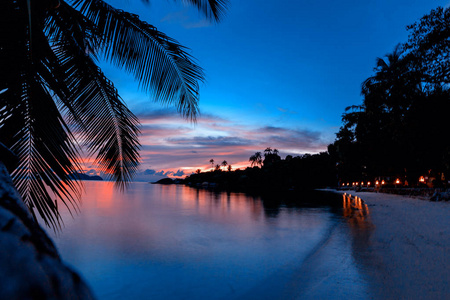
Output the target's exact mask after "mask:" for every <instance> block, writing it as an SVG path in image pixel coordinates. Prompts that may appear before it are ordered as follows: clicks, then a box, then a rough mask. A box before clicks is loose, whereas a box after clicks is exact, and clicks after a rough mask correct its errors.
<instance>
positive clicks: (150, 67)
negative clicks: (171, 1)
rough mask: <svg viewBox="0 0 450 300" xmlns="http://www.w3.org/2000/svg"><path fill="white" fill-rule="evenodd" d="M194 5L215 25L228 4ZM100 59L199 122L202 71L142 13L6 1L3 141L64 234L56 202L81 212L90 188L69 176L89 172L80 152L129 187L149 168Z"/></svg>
mask: <svg viewBox="0 0 450 300" xmlns="http://www.w3.org/2000/svg"><path fill="white" fill-rule="evenodd" d="M145 2H148V1H145ZM184 2H187V3H190V4H192V5H194V6H195V7H197V8H198V10H200V11H201V12H203V14H204V15H205V16H206V17H207V18H208V19H209V20H212V21H219V20H220V18H221V16H222V15H223V13H224V11H225V9H226V3H227V1H226V0H187V1H184ZM100 59H104V60H106V61H108V62H110V63H111V64H113V65H114V66H116V67H118V68H119V69H122V70H124V71H125V72H128V73H130V74H132V75H133V76H134V78H135V79H136V80H137V81H138V82H139V84H140V86H141V87H142V88H143V89H144V90H146V91H151V92H152V98H153V99H154V100H156V101H161V102H163V103H167V104H171V105H174V106H175V107H176V108H177V109H178V111H179V112H180V114H181V115H182V116H184V117H186V118H188V119H191V120H195V118H196V116H197V112H198V100H199V92H198V83H199V81H201V80H203V71H202V69H201V67H200V66H198V65H197V64H196V63H195V62H194V60H193V58H192V57H191V56H190V54H189V53H188V50H187V49H186V48H185V47H184V46H182V45H180V44H179V43H178V42H177V41H176V40H174V39H172V38H170V37H168V36H167V35H165V34H164V33H162V32H160V31H159V30H158V29H157V28H155V27H154V26H152V25H150V24H148V23H147V22H145V21H143V20H141V19H139V17H138V16H137V15H134V14H131V13H128V12H126V11H122V10H119V9H116V8H114V7H113V6H111V5H110V4H108V2H106V1H102V0H67V1H63V0H41V1H30V0H27V1H25V0H5V1H1V3H0V143H2V144H3V145H4V146H6V148H9V149H10V150H11V151H12V152H13V153H14V154H15V155H16V156H17V157H18V165H17V166H16V167H15V169H13V172H12V177H13V179H14V182H15V185H16V187H17V189H18V191H19V192H20V194H21V195H22V197H23V199H24V201H25V203H26V204H27V205H28V206H29V208H30V210H31V211H32V213H33V215H34V216H35V218H36V212H37V214H38V215H40V217H41V218H42V219H43V220H44V222H45V223H46V224H47V225H50V226H52V227H54V228H57V227H58V226H60V214H59V212H58V209H57V206H58V204H57V203H56V202H62V203H63V204H64V205H66V206H67V207H68V208H70V209H74V208H75V209H76V207H77V199H78V196H79V195H80V191H81V189H80V188H81V184H80V183H79V182H78V181H76V180H70V178H69V175H70V174H72V173H76V172H77V171H79V170H80V149H87V151H88V152H89V153H90V154H91V155H94V156H95V161H96V163H97V164H98V166H99V169H100V170H101V171H102V172H104V173H106V174H108V175H109V176H110V178H111V179H113V180H114V181H115V182H116V183H117V185H118V186H119V187H120V188H123V187H125V185H126V183H127V182H129V181H130V179H131V178H132V176H133V174H134V173H135V172H136V170H137V167H138V164H139V153H138V150H139V141H138V135H139V121H138V119H137V118H136V116H135V115H134V114H133V113H132V112H131V111H130V110H129V109H128V108H127V106H126V105H125V103H124V102H123V100H122V99H121V97H120V96H119V94H118V92H117V90H116V88H115V87H114V84H113V83H112V82H111V81H110V80H108V78H106V76H105V75H104V73H103V72H102V70H101V69H100V68H99V66H98V61H99V60H100ZM54 199H56V200H54Z"/></svg>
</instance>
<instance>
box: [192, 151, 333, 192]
mask: <svg viewBox="0 0 450 300" xmlns="http://www.w3.org/2000/svg"><path fill="white" fill-rule="evenodd" d="M257 153H260V152H257ZM265 161H266V162H265V163H264V164H263V165H262V167H261V168H259V167H257V166H252V167H248V168H246V169H245V170H235V171H231V170H230V169H229V172H222V171H221V170H220V168H217V169H216V170H215V171H214V172H203V173H197V174H192V175H191V176H189V177H187V178H186V179H185V183H187V184H190V185H191V186H197V185H201V184H202V183H203V182H209V183H215V184H216V185H217V186H218V188H221V189H228V190H235V191H253V192H258V191H259V192H262V191H268V190H270V191H287V190H309V189H314V188H319V187H326V186H335V185H336V174H335V170H336V168H335V163H334V161H333V160H332V158H331V156H330V155H329V154H328V153H325V152H324V153H320V154H314V155H310V154H305V155H303V156H297V157H292V156H287V157H286V159H281V157H280V156H279V155H278V150H277V151H276V152H275V151H270V153H269V151H267V152H266V159H265Z"/></svg>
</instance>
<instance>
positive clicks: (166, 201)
mask: <svg viewBox="0 0 450 300" xmlns="http://www.w3.org/2000/svg"><path fill="white" fill-rule="evenodd" d="M86 191H87V193H86V195H85V196H84V197H83V203H82V207H81V213H80V214H79V215H78V216H76V217H75V218H74V219H71V218H70V216H68V215H65V214H66V212H64V211H63V212H62V214H63V218H64V220H66V223H65V228H64V230H63V232H62V234H60V235H59V236H57V237H55V240H56V243H57V246H58V248H59V249H60V252H61V253H62V256H63V257H64V259H65V260H66V261H69V262H70V263H72V264H73V265H74V266H76V268H77V269H79V270H80V271H81V273H82V274H83V275H84V276H85V277H86V279H87V280H88V282H89V283H90V284H91V285H92V286H93V289H94V291H95V292H96V294H97V295H98V297H99V298H100V299H123V298H128V299H134V298H136V299H142V298H152V299H174V298H175V299H179V298H184V299H188V298H205V299H236V298H240V297H245V296H249V295H250V296H251V297H253V298H261V297H262V298H269V297H271V298H276V297H277V295H280V293H282V291H286V290H288V291H291V289H286V286H287V285H288V284H293V282H294V281H293V280H292V278H294V277H293V274H296V272H299V270H305V271H304V272H303V271H301V272H302V273H305V274H308V276H309V274H311V272H313V271H314V270H311V269H310V268H309V267H308V268H306V269H305V268H304V267H302V265H303V263H304V261H305V259H307V258H308V257H311V253H312V252H314V251H316V250H317V249H318V245H326V242H325V241H326V240H328V239H329V238H330V232H332V228H334V226H335V225H336V222H341V221H340V219H339V218H341V219H342V212H341V209H342V202H341V201H340V200H339V199H340V196H339V195H328V196H324V194H317V193H313V194H304V195H298V194H274V195H270V194H267V195H264V196H263V197H259V196H254V195H253V196H252V195H246V194H243V193H222V192H221V193H216V192H213V191H208V190H202V189H193V188H189V187H185V186H164V185H150V184H146V183H133V184H131V186H130V187H129V189H128V190H127V192H126V193H124V194H122V193H120V192H118V191H117V190H115V189H114V188H113V186H112V185H111V184H110V183H107V182H86ZM339 240H340V241H341V240H342V241H345V242H344V243H348V242H346V240H345V239H340V238H339ZM338 244H339V243H338ZM339 245H340V244H339ZM336 247H337V248H336V250H335V249H334V248H328V249H329V251H331V252H332V254H330V257H337V255H336V254H338V255H342V252H345V251H342V247H346V246H342V247H341V246H339V247H338V246H336ZM319 248H320V247H319ZM345 253H346V252H345ZM339 261H340V260H338V261H337V262H336V266H338V267H336V270H340V267H339ZM313 265H314V264H313ZM316 265H317V264H316ZM347 269H348V267H347ZM352 274H353V273H352ZM352 276H353V275H352ZM355 276H356V277H357V276H358V275H357V274H356V273H355V274H354V276H353V277H352V278H354V277H355ZM301 284H302V280H300V281H295V284H294V288H293V290H296V289H297V288H298V286H299V285H301ZM265 287H270V290H267V289H265ZM295 292H296V291H292V294H295ZM284 294H286V293H284ZM292 294H291V295H292Z"/></svg>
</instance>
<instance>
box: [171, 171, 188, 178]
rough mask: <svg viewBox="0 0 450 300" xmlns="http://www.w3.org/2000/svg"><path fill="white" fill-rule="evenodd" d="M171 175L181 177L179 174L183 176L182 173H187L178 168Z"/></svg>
mask: <svg viewBox="0 0 450 300" xmlns="http://www.w3.org/2000/svg"><path fill="white" fill-rule="evenodd" d="M172 175H173V176H178V177H181V176H184V175H187V174H186V173H184V171H183V170H178V171H176V172H174V173H173V174H172Z"/></svg>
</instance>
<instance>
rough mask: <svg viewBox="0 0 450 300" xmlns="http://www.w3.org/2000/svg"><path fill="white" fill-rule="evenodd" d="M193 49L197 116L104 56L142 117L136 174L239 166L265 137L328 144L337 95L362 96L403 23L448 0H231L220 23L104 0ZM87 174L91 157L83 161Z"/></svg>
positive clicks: (288, 148) (176, 9)
mask: <svg viewBox="0 0 450 300" xmlns="http://www.w3.org/2000/svg"><path fill="white" fill-rule="evenodd" d="M106 2H108V3H110V4H112V5H113V6H115V7H117V8H121V9H124V10H127V11H130V12H132V13H135V14H138V15H139V16H140V18H141V19H143V20H145V21H147V22H148V23H150V24H152V25H153V26H155V27H157V28H158V30H160V31H162V32H164V33H165V34H167V35H168V36H170V37H172V38H174V39H176V40H178V41H179V42H180V43H181V44H182V45H184V46H186V47H188V48H189V49H190V51H189V53H190V54H192V55H193V56H194V57H195V58H196V60H197V62H198V64H199V65H200V66H201V67H202V68H203V69H204V71H205V73H206V80H205V82H204V83H202V84H201V85H200V112H201V113H200V115H199V116H198V118H197V122H196V123H195V124H194V123H191V122H189V121H186V120H184V119H183V118H182V117H181V116H180V115H179V114H177V112H176V110H175V109H173V108H172V107H168V106H164V105H161V104H160V103H155V102H154V101H153V100H152V97H151V93H148V92H144V91H142V90H140V89H139V85H138V83H137V82H136V81H135V80H134V79H133V77H132V76H131V75H128V74H126V73H125V72H124V71H122V70H118V69H116V68H114V67H113V66H111V65H109V64H107V63H105V62H100V66H101V68H102V69H103V71H104V72H105V73H106V75H107V76H108V78H109V79H111V80H112V81H113V82H114V84H115V86H116V87H117V89H118V91H119V94H120V95H121V97H122V98H123V100H124V102H125V103H126V104H127V105H128V107H129V108H130V109H131V111H132V112H133V113H134V114H136V115H137V116H138V117H139V119H140V121H141V124H142V127H141V131H142V135H141V137H140V142H141V144H142V149H141V151H140V154H141V158H142V162H141V166H140V170H139V171H138V174H137V175H136V177H135V180H136V181H156V180H158V179H160V178H163V177H165V176H169V177H182V176H185V175H189V174H191V173H192V172H194V171H195V170H196V169H201V170H203V171H206V170H209V169H211V164H210V163H209V161H210V159H214V161H215V163H219V164H220V163H221V162H222V161H224V160H226V161H227V162H228V163H229V164H230V165H232V168H233V169H236V168H245V167H246V166H248V165H249V162H248V158H249V157H250V156H251V155H252V154H254V153H255V152H257V151H260V152H262V151H263V150H264V149H265V148H267V147H271V148H276V149H278V150H279V152H280V156H281V157H282V158H284V157H285V156H286V155H293V156H296V155H301V154H304V153H318V152H321V151H326V149H327V145H328V144H330V143H332V142H333V141H334V139H335V133H336V132H337V131H338V130H339V127H340V126H341V116H342V113H343V112H344V110H345V107H347V106H350V105H357V104H360V103H361V101H362V98H361V96H360V89H361V83H362V82H363V81H364V80H365V79H366V78H368V77H369V76H371V75H372V74H373V68H374V66H375V60H376V58H377V57H383V56H384V55H385V54H387V53H390V52H392V51H393V50H394V48H395V46H396V45H397V44H398V43H402V42H406V41H407V38H408V32H407V30H406V26H407V25H409V24H412V23H414V22H415V21H417V20H418V19H420V18H421V17H422V16H423V15H425V14H427V13H429V12H430V11H431V10H432V9H434V8H436V7H438V6H443V7H447V5H448V4H449V0H445V1H442V0H426V1H425V0H422V1H417V0H367V1H360V0H344V1H331V0H328V1H317V0H315V1H313V0H308V1H302V0H281V1H267V0H263V1H261V0H245V1H243V0H230V5H229V7H228V11H227V13H226V15H225V16H224V17H223V20H222V21H221V22H220V23H218V24H217V23H211V22H208V21H207V20H206V19H205V18H204V17H203V16H202V15H201V14H199V13H198V12H197V11H196V10H195V9H194V8H192V7H189V6H186V5H183V1H176V2H174V1H165V0H153V1H150V5H145V4H143V2H142V1H129V0H128V1H126V0H108V1H106ZM85 166H86V171H87V173H88V174H94V173H96V171H95V166H94V165H91V164H90V162H89V161H87V163H86V165H85Z"/></svg>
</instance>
